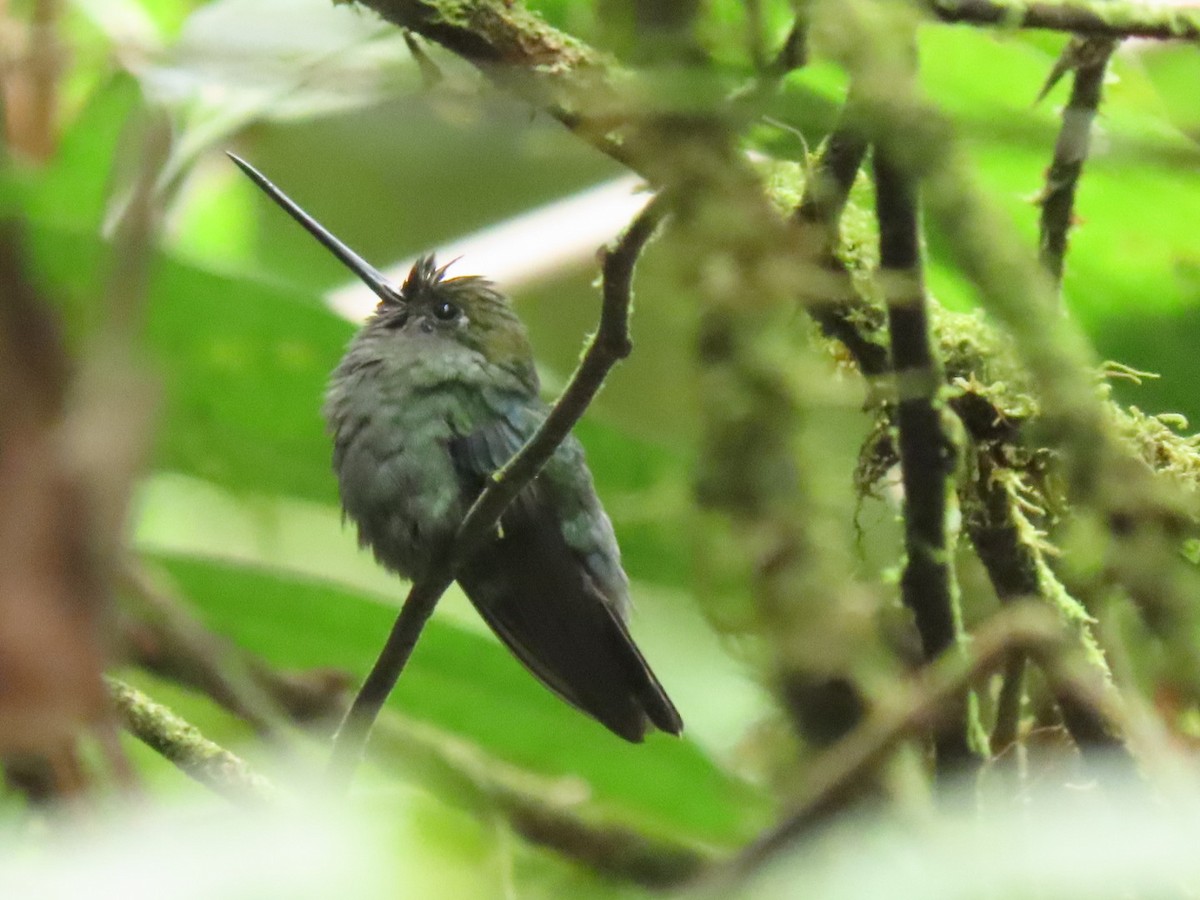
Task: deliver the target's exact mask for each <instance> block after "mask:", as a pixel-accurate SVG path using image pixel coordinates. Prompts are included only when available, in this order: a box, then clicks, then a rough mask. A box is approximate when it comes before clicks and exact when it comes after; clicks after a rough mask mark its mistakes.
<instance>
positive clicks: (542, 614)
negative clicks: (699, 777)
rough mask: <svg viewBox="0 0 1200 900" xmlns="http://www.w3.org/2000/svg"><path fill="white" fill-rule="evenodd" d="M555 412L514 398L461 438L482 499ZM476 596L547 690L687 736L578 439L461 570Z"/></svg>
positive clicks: (637, 735)
mask: <svg viewBox="0 0 1200 900" xmlns="http://www.w3.org/2000/svg"><path fill="white" fill-rule="evenodd" d="M544 415H545V412H544V409H543V408H541V407H539V406H534V405H532V404H529V403H522V404H513V405H512V406H511V407H510V408H509V409H508V410H506V411H505V413H503V414H500V415H497V416H496V417H495V418H494V419H493V420H492V421H489V422H488V423H487V424H485V425H483V426H482V427H480V428H478V429H476V430H475V431H473V432H471V433H470V434H467V435H464V436H463V437H461V438H459V439H457V440H456V441H454V442H453V443H452V444H451V447H450V451H451V456H452V458H453V459H454V463H455V467H456V469H457V470H458V473H459V477H460V479H461V480H462V484H463V488H464V490H465V491H467V492H468V494H469V495H471V496H473V495H474V494H476V493H478V492H479V491H480V490H482V488H483V486H484V484H485V483H486V479H487V478H489V477H490V476H491V474H492V473H493V472H495V471H496V470H497V469H499V468H500V467H501V466H503V464H504V463H505V462H507V461H508V460H509V459H510V458H511V457H512V455H513V454H514V453H515V452H516V451H517V450H518V449H519V448H520V447H521V445H522V444H523V443H524V442H525V440H526V438H527V437H528V435H530V434H532V433H533V431H534V430H535V429H536V428H537V426H538V424H539V423H540V421H541V419H542V417H543V416H544ZM458 580H459V583H460V584H461V585H462V586H463V589H464V591H465V592H466V594H467V596H468V597H469V598H470V599H471V602H472V603H473V604H474V605H475V608H476V609H478V610H479V612H480V614H481V615H482V616H483V618H484V619H485V620H486V621H487V623H488V624H489V625H490V626H491V628H492V630H493V631H495V632H496V634H497V635H498V636H499V637H500V638H501V640H503V641H504V643H505V644H507V645H508V647H509V649H510V650H512V652H513V653H514V654H515V655H516V657H517V658H518V659H519V660H520V661H521V662H522V663H524V664H525V666H526V667H527V668H528V669H529V670H530V671H531V672H533V674H534V675H536V676H537V677H538V678H539V679H540V680H541V681H542V682H543V683H544V684H545V685H546V686H547V687H549V688H550V689H551V690H553V691H554V692H555V693H557V694H558V695H559V696H561V697H562V698H563V699H564V700H566V701H567V702H569V703H571V704H572V705H574V706H576V707H577V708H579V709H580V710H582V711H584V712H586V713H588V714H589V715H591V716H593V717H594V718H596V719H597V720H599V721H600V722H601V723H603V724H604V725H606V726H607V727H608V728H610V729H612V730H613V731H614V732H616V733H617V734H619V735H621V736H622V737H624V738H626V739H627V740H631V741H639V740H641V739H642V736H643V734H644V732H645V729H646V720H647V719H649V721H650V722H653V723H654V724H655V725H656V726H658V727H659V728H661V729H663V730H664V731H669V732H671V733H673V734H678V733H679V732H680V731H681V730H682V727H683V724H682V722H681V721H680V718H679V714H678V712H676V710H675V707H674V706H673V705H672V704H671V701H670V700H669V699H668V698H667V695H666V693H665V692H664V691H663V689H662V686H661V685H660V684H659V683H658V680H657V679H656V678H655V677H654V673H653V672H651V670H650V667H649V666H648V665H647V664H646V661H645V659H643V657H642V655H641V653H640V652H639V651H638V649H637V646H636V645H635V644H634V642H633V639H632V638H631V637H630V635H629V631H628V629H627V628H626V626H625V623H624V621H623V613H624V609H625V605H626V590H627V589H626V581H625V575H624V573H623V572H622V571H621V566H620V559H619V556H618V551H617V546H616V541H615V539H614V538H613V535H612V526H611V525H610V524H609V522H608V519H607V517H606V516H605V515H604V512H603V510H602V509H601V508H600V503H599V501H598V500H597V499H596V495H595V491H594V489H593V488H592V481H591V476H590V474H588V471H587V468H586V466H585V464H584V460H583V451H582V449H581V448H580V446H579V444H578V442H577V441H575V440H574V439H573V438H568V440H567V441H565V442H564V443H563V445H562V446H561V447H560V448H559V449H558V451H557V452H556V453H555V455H554V457H553V458H552V459H551V461H550V462H549V463H547V466H546V468H545V469H543V471H542V473H541V474H540V475H538V477H537V478H535V479H534V481H533V482H532V483H531V484H530V485H529V486H528V487H526V489H525V490H524V491H523V492H522V493H521V494H520V496H519V497H518V498H517V499H516V500H515V501H514V502H513V504H512V505H511V506H510V507H509V508H508V509H507V510H506V511H505V513H504V515H503V516H502V517H501V521H500V529H499V533H498V536H497V538H496V539H495V540H493V541H491V542H490V543H488V544H487V545H485V546H484V547H483V548H482V549H481V550H480V551H478V552H477V553H476V554H475V555H474V556H473V557H472V558H471V559H469V560H467V562H466V563H465V564H464V565H463V566H462V567H461V569H460V570H459V576H458Z"/></svg>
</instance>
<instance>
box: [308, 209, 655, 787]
mask: <svg viewBox="0 0 1200 900" xmlns="http://www.w3.org/2000/svg"><path fill="white" fill-rule="evenodd" d="M666 211H667V207H666V198H665V196H664V195H662V194H659V195H657V196H655V197H654V199H652V200H651V201H650V202H649V203H648V204H647V205H646V207H645V208H644V209H643V210H642V212H641V213H639V214H638V216H637V217H636V218H635V219H634V220H633V222H632V223H631V224H630V226H629V228H628V229H626V231H625V233H624V234H622V235H621V237H619V238H618V239H617V241H616V242H615V243H614V244H613V245H612V246H611V247H609V248H608V249H607V251H606V252H605V256H604V264H603V302H602V306H601V311H600V324H599V327H598V328H597V330H596V333H595V335H594V336H593V337H592V339H591V341H590V343H589V344H588V348H587V351H586V352H585V353H584V355H583V359H582V360H581V361H580V364H579V368H577V369H576V370H575V374H574V375H573V376H572V377H571V381H570V382H569V383H568V385H567V387H566V389H565V390H564V391H563V393H562V395H561V396H560V397H559V398H558V400H557V401H556V402H555V404H554V406H553V407H552V408H551V410H550V412H549V414H548V415H547V416H546V419H545V421H543V422H542V424H541V426H540V427H539V428H538V430H537V432H536V433H535V434H534V435H533V437H531V438H530V439H529V441H528V442H526V444H525V446H523V447H522V448H521V449H520V450H519V451H518V452H517V454H516V455H515V456H514V457H513V458H512V459H511V460H509V461H508V462H507V463H506V464H505V465H504V467H503V468H501V469H500V471H499V472H497V473H496V474H495V475H494V476H493V477H492V480H491V481H490V482H489V483H488V485H487V487H486V488H485V489H484V490H483V492H482V493H481V494H480V495H479V496H478V497H477V498H476V500H475V502H474V503H473V504H472V505H471V508H470V510H468V512H467V515H466V516H465V518H464V519H463V522H462V525H461V526H460V527H459V529H458V533H457V535H456V536H455V539H454V541H453V543H452V545H451V546H449V547H447V548H446V550H445V551H444V552H443V554H442V556H441V558H440V559H438V560H437V561H435V563H434V564H433V565H432V567H431V569H430V572H429V574H428V575H426V577H425V578H423V579H421V581H419V582H417V583H416V584H414V585H413V586H412V589H411V590H410V591H409V594H408V597H407V599H405V601H404V606H403V607H402V609H401V610H400V615H399V616H398V617H397V619H396V623H395V625H394V626H393V627H392V631H391V633H390V634H389V635H388V639H387V642H386V643H385V644H384V647H383V650H382V651H381V652H380V654H379V658H378V659H377V660H376V661H375V665H374V666H373V667H372V669H371V672H370V674H368V676H367V678H366V681H364V682H363V686H362V688H360V690H359V692H358V695H357V696H356V697H355V698H354V702H353V704H352V705H351V707H350V710H349V712H347V713H346V718H345V719H344V720H343V722H342V725H341V727H340V728H339V729H338V733H337V736H336V737H335V738H334V746H333V756H332V758H331V760H330V765H329V772H330V777H331V780H332V782H333V785H334V787H335V788H344V787H345V786H347V785H348V784H349V782H350V779H351V778H352V777H353V774H354V770H355V768H356V767H357V765H358V762H359V760H360V759H361V757H362V752H363V748H364V747H365V745H366V741H367V738H368V736H369V734H370V731H371V725H372V724H373V723H374V721H375V718H376V717H377V716H378V714H379V711H380V709H381V708H382V707H383V704H384V702H385V701H386V700H387V697H388V695H389V694H390V693H391V692H392V688H393V687H395V684H396V681H397V680H398V679H399V677H400V673H401V672H402V671H403V669H404V666H405V665H406V664H407V662H408V658H409V656H410V655H411V654H412V651H413V648H414V647H415V646H416V642H417V639H418V638H419V637H420V634H421V631H422V629H423V628H424V627H425V623H426V622H427V621H428V619H429V616H430V615H431V614H432V613H433V609H434V607H435V606H436V605H437V602H438V600H439V599H440V598H441V596H442V594H443V593H445V591H446V589H447V588H448V587H449V586H450V585H451V583H452V582H453V581H454V573H455V570H456V569H457V567H458V565H459V564H461V562H462V561H463V560H465V559H467V558H468V557H469V556H470V555H471V554H472V553H473V552H474V551H475V550H476V549H478V548H479V547H480V546H481V545H482V544H483V543H484V542H485V541H487V540H488V539H489V538H490V537H491V535H492V533H493V531H494V529H495V526H496V522H498V521H499V519H500V515H501V514H502V513H503V512H504V510H505V509H506V508H507V507H508V505H509V504H510V503H511V502H512V501H513V500H514V499H515V498H516V496H517V494H519V493H520V492H521V491H522V490H524V488H525V486H526V485H527V484H528V483H529V482H530V481H531V480H532V479H533V478H534V476H536V475H537V473H538V471H539V470H540V469H541V467H542V466H543V465H544V464H545V463H546V461H547V460H548V459H549V458H550V457H551V455H553V453H554V451H555V449H556V448H557V447H558V445H559V444H561V443H562V441H563V440H564V439H565V438H566V436H567V435H568V434H569V433H570V431H571V429H572V428H573V427H574V426H575V423H576V422H578V421H579V419H580V418H581V417H582V416H583V414H584V412H585V411H586V410H587V408H588V405H589V404H590V403H591V402H592V399H593V398H594V397H595V396H596V393H597V392H598V391H599V390H600V387H601V385H602V384H603V383H604V379H605V377H606V376H607V375H608V372H609V370H610V369H611V368H612V367H613V366H614V365H616V363H618V362H619V361H620V360H622V359H624V358H625V357H626V356H628V355H629V352H630V350H631V349H632V343H631V341H630V338H629V306H630V302H631V298H632V282H633V268H634V265H635V264H636V262H637V259H638V257H639V256H640V254H641V251H642V248H643V247H645V245H646V243H647V242H648V241H649V240H650V238H651V237H652V236H653V234H654V232H655V230H656V229H657V228H658V225H659V223H660V222H661V221H662V219H663V217H664V216H665V215H666Z"/></svg>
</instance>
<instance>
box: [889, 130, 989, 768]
mask: <svg viewBox="0 0 1200 900" xmlns="http://www.w3.org/2000/svg"><path fill="white" fill-rule="evenodd" d="M875 194H876V213H877V216H878V219H879V261H880V269H881V280H882V282H883V287H884V294H885V297H886V300H887V307H888V330H889V333H890V334H891V340H892V367H893V369H894V370H895V377H896V386H897V392H898V400H897V404H896V421H897V425H898V430H899V441H898V443H899V451H900V467H901V472H902V481H903V484H904V545H905V552H906V554H907V561H906V563H905V566H904V573H903V575H902V576H901V580H900V590H901V595H902V598H903V600H904V604H905V605H906V606H907V607H908V608H909V609H910V610H911V611H912V614H913V617H914V618H915V620H916V625H917V631H918V632H919V633H920V636H921V646H922V648H923V650H924V655H925V658H926V660H929V661H932V660H933V659H935V658H937V657H938V656H940V655H941V654H942V653H944V652H945V651H946V650H948V649H949V648H950V647H952V646H953V645H954V643H955V641H956V639H957V636H958V631H959V622H958V620H957V614H956V609H955V597H954V592H955V585H954V580H953V579H954V576H953V570H952V568H951V560H952V558H953V548H952V547H951V546H950V545H949V538H948V526H947V513H948V509H947V496H948V492H949V491H950V490H951V485H950V477H951V475H952V473H953V471H954V465H955V455H956V454H955V448H954V446H953V444H952V442H951V440H950V437H949V435H948V434H947V433H946V430H945V428H944V427H943V424H942V407H941V404H940V403H939V401H938V391H939V389H940V388H941V385H942V374H941V367H940V365H939V362H938V360H937V359H936V357H935V356H934V354H933V347H932V343H931V341H930V336H929V317H928V310H927V300H926V296H925V286H924V280H923V275H922V265H921V251H920V237H919V231H918V227H919V226H918V217H917V186H916V181H915V179H914V178H913V177H912V176H911V175H910V174H908V173H907V172H905V171H903V170H901V169H900V168H898V167H897V166H896V165H895V163H894V162H893V161H892V159H891V158H890V157H889V155H888V152H887V148H886V147H885V146H877V147H876V148H875ZM959 719H960V721H959V723H958V724H957V725H956V726H955V727H953V728H952V729H949V730H946V731H943V732H942V733H941V734H939V735H937V737H936V738H935V743H936V746H937V760H938V766H939V770H940V771H942V772H945V771H947V770H948V769H949V768H950V767H954V766H957V765H958V764H961V763H962V762H964V761H965V760H967V759H968V758H969V757H970V755H971V751H970V748H969V746H968V742H967V735H966V730H965V728H963V727H962V721H961V717H959Z"/></svg>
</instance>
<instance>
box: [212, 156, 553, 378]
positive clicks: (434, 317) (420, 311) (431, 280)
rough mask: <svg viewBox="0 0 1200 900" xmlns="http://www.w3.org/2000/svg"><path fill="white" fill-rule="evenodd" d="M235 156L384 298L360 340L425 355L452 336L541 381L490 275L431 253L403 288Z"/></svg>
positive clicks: (490, 358) (521, 327)
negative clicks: (460, 270) (460, 269)
mask: <svg viewBox="0 0 1200 900" xmlns="http://www.w3.org/2000/svg"><path fill="white" fill-rule="evenodd" d="M229 157H230V158H231V159H232V160H233V161H234V162H235V163H237V165H238V167H239V168H241V170H242V171H243V172H245V173H246V174H247V175H248V176H249V177H250V179H251V180H252V181H253V182H254V183H255V184H256V185H258V186H259V187H260V188H261V189H262V190H263V192H264V193H266V194H267V196H268V197H270V198H271V199H272V200H274V201H275V202H276V203H277V204H279V206H281V207H283V209H284V210H285V211H286V212H287V213H288V214H289V215H290V216H291V217H292V218H293V219H295V220H296V221H297V222H299V223H300V224H301V225H303V226H304V228H305V229H306V230H307V231H308V232H309V234H311V235H312V236H313V237H315V238H316V239H317V241H319V242H320V243H321V245H322V246H324V247H325V248H326V249H327V250H329V251H330V252H331V253H332V254H333V255H334V256H336V257H337V258H338V259H339V260H340V261H341V262H342V264H343V265H345V266H346V267H347V268H348V269H350V271H351V272H353V273H354V274H355V275H357V276H358V277H359V278H360V279H361V280H362V281H363V283H364V284H366V285H367V287H369V288H370V289H371V290H372V291H373V292H374V294H375V296H377V297H378V298H379V303H378V304H377V305H376V307H375V311H374V313H372V315H371V317H370V318H369V319H368V320H367V323H366V325H365V326H364V328H363V331H362V332H361V333H360V340H365V341H369V342H370V343H371V344H373V345H374V346H375V347H376V348H377V349H380V350H382V351H383V352H385V353H386V352H387V350H388V348H389V347H394V349H395V350H396V351H397V352H403V351H408V352H413V351H415V352H418V353H421V354H422V355H425V354H427V353H429V352H433V353H436V352H437V350H438V347H439V342H444V341H451V342H453V343H455V344H457V345H461V346H462V347H464V348H466V349H468V350H469V351H471V352H472V353H474V354H478V355H480V356H482V358H483V359H485V360H486V361H487V362H488V363H490V364H492V365H496V366H501V367H504V368H506V369H509V370H512V371H514V372H516V373H517V374H519V375H520V376H521V377H522V379H524V380H528V381H530V382H532V383H533V384H534V385H535V386H536V376H535V375H534V374H533V361H532V352H531V350H530V347H529V338H528V336H527V334H526V332H525V326H524V325H523V324H522V323H521V320H520V319H518V318H517V314H516V312H515V311H514V310H513V308H512V305H511V304H510V303H509V301H508V300H507V298H505V297H504V295H503V294H501V293H500V292H499V291H498V290H497V289H496V287H495V286H494V285H493V284H492V283H491V282H490V281H488V280H487V279H486V278H481V277H479V276H476V275H467V276H458V277H454V278H448V277H447V276H446V270H447V269H448V268H449V266H450V265H451V264H452V263H450V264H447V265H444V266H438V264H437V262H436V261H435V259H434V257H433V256H432V255H430V256H422V257H421V258H420V259H418V260H417V262H416V263H415V264H414V265H413V267H412V269H411V270H410V271H409V273H408V277H407V278H406V279H405V280H404V283H403V284H402V285H400V286H399V287H397V286H396V285H394V284H393V283H392V282H391V281H389V280H388V279H387V278H385V277H384V275H383V274H382V273H381V272H380V271H379V270H378V269H376V268H375V267H374V266H372V265H371V264H370V263H368V262H367V261H366V260H364V259H363V258H362V257H361V256H359V255H358V254H357V253H355V252H354V251H353V250H351V249H350V248H349V247H347V246H346V245H345V244H344V243H342V242H341V241H340V240H338V239H337V238H336V237H334V235H333V234H332V233H331V232H330V231H329V230H328V229H326V228H325V227H324V226H323V225H321V224H320V223H319V222H318V221H317V220H316V219H314V218H313V217H312V216H310V215H309V214H308V213H306V212H305V211H304V210H303V209H301V207H300V206H299V205H298V204H297V203H296V202H295V201H293V200H292V199H291V198H290V197H288V196H287V194H285V193H284V192H283V191H281V190H280V189H279V188H278V187H276V186H275V185H274V184H272V183H271V182H270V181H268V180H267V178H266V176H264V175H263V174H262V173H261V172H259V171H258V170H257V169H255V168H254V167H253V166H251V165H250V164H249V163H248V162H246V161H245V160H243V159H240V158H239V157H237V156H234V155H233V154H232V153H230V154H229ZM442 346H444V345H442Z"/></svg>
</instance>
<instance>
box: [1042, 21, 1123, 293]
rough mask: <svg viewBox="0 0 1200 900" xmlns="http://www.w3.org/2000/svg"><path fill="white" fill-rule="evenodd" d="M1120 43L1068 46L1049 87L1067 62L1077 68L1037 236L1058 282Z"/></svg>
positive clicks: (1108, 41)
mask: <svg viewBox="0 0 1200 900" xmlns="http://www.w3.org/2000/svg"><path fill="white" fill-rule="evenodd" d="M1116 47H1117V42H1116V41H1114V40H1112V39H1110V38H1087V39H1083V38H1076V39H1074V40H1072V41H1071V43H1070V45H1068V47H1067V49H1066V51H1064V57H1065V62H1064V63H1060V64H1059V66H1056V71H1055V73H1054V74H1052V75H1051V78H1050V81H1049V82H1048V83H1047V87H1046V89H1044V90H1043V94H1044V93H1045V90H1048V89H1049V87H1050V86H1052V85H1053V83H1054V81H1056V80H1057V72H1058V71H1059V69H1060V68H1062V67H1064V66H1066V67H1071V68H1074V69H1075V78H1074V81H1073V83H1072V87H1071V99H1070V100H1069V101H1068V102H1067V105H1066V107H1065V108H1064V109H1063V113H1062V127H1061V128H1060V129H1059V132H1058V140H1057V141H1056V142H1055V144H1054V159H1053V161H1052V162H1051V163H1050V168H1049V169H1048V170H1047V171H1046V187H1045V189H1044V191H1043V192H1042V196H1041V206H1042V214H1041V219H1040V221H1039V223H1038V225H1039V236H1038V258H1039V260H1040V261H1041V263H1042V265H1043V266H1045V267H1046V271H1047V272H1049V273H1050V275H1051V276H1053V278H1054V280H1055V282H1056V283H1057V282H1061V281H1062V273H1063V259H1064V257H1065V256H1066V253H1067V236H1068V233H1069V231H1070V228H1071V222H1072V218H1073V215H1074V209H1075V190H1076V187H1077V186H1078V184H1079V176H1080V174H1081V173H1082V172H1083V164H1084V162H1085V160H1086V159H1087V155H1088V146H1089V144H1090V142H1091V131H1092V121H1093V120H1094V119H1095V117H1096V111H1097V109H1099V107H1100V93H1101V89H1102V87H1103V85H1104V72H1105V70H1106V68H1107V66H1108V60H1109V58H1110V57H1111V56H1112V53H1113V51H1114V50H1115V49H1116Z"/></svg>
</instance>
